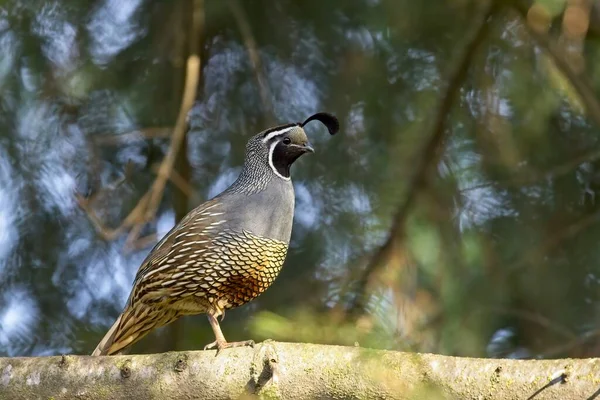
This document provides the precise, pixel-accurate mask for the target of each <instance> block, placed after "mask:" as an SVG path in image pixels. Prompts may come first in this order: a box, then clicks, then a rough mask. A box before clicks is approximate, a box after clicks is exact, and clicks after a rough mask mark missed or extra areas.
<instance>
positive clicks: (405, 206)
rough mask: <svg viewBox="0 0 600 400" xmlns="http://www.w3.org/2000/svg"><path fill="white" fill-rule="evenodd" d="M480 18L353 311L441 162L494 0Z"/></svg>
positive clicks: (460, 50) (353, 312) (455, 66)
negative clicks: (451, 116) (451, 119)
mask: <svg viewBox="0 0 600 400" xmlns="http://www.w3.org/2000/svg"><path fill="white" fill-rule="evenodd" d="M481 3H482V4H481V5H480V10H479V13H478V16H477V18H475V19H474V20H473V22H472V25H471V29H470V30H469V32H468V33H467V34H466V37H465V39H464V41H463V44H462V46H459V47H458V51H457V56H456V58H455V61H454V62H453V64H452V68H451V70H450V73H449V74H448V76H449V78H448V85H447V86H446V88H445V90H444V92H443V94H442V96H441V98H440V102H439V105H438V107H437V112H436V114H435V117H434V121H433V125H432V128H431V132H430V134H429V139H428V140H426V142H425V146H424V148H423V151H422V152H421V153H420V154H419V156H418V157H417V159H416V160H415V173H414V175H413V176H412V179H411V181H410V182H409V184H408V188H407V194H406V197H405V199H404V201H403V202H402V203H401V204H400V206H399V207H398V211H397V212H396V216H395V217H394V220H393V222H392V228H391V229H390V233H389V235H388V239H387V240H386V242H385V243H384V244H383V246H381V247H380V249H379V250H378V251H377V253H376V254H375V255H374V256H373V258H372V259H371V261H370V262H369V264H368V265H367V267H366V268H365V271H364V273H363V275H362V277H361V279H360V280H359V282H358V288H357V291H356V296H355V297H354V300H353V302H352V304H351V305H350V312H349V315H356V314H358V313H361V312H362V311H363V310H364V308H365V307H366V302H367V300H368V287H369V286H370V282H371V281H372V280H373V278H374V276H376V275H377V273H378V272H379V271H380V270H381V269H382V268H383V267H385V266H386V265H387V264H388V262H389V260H390V259H392V258H393V256H394V254H398V253H400V254H401V253H402V251H398V248H400V247H401V242H402V239H403V230H404V224H405V222H406V219H407V218H408V214H409V212H410V210H411V208H412V205H413V204H414V202H415V199H416V197H417V195H418V193H419V192H420V191H421V189H423V187H424V186H425V184H426V181H427V178H428V176H429V174H430V171H431V169H432V168H433V167H434V166H435V165H437V163H438V161H439V156H440V153H441V147H442V146H441V145H442V142H443V139H444V136H445V123H446V118H447V117H448V114H449V112H450V110H451V108H452V104H453V102H454V98H455V96H456V94H457V92H458V91H459V89H460V86H461V84H462V82H463V80H464V78H465V76H466V74H467V71H468V69H469V64H470V63H471V59H472V58H473V56H474V54H475V50H476V49H477V47H478V46H479V44H480V43H481V42H482V40H483V38H484V36H485V32H486V30H487V23H488V19H489V17H490V16H491V15H492V14H493V9H494V2H492V1H484V2H481Z"/></svg>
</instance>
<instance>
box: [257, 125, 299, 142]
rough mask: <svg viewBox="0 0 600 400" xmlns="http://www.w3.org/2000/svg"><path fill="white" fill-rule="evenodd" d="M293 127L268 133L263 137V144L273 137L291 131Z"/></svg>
mask: <svg viewBox="0 0 600 400" xmlns="http://www.w3.org/2000/svg"><path fill="white" fill-rule="evenodd" d="M295 127H296V126H290V127H287V128H283V129H280V130H278V131H273V132H269V134H268V135H267V136H265V138H264V139H263V142H264V143H266V142H268V141H269V140H271V139H273V138H274V137H275V136H279V135H283V134H284V133H286V132H289V131H291V130H292V129H294V128H295Z"/></svg>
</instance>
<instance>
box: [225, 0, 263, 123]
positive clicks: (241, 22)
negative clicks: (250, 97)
mask: <svg viewBox="0 0 600 400" xmlns="http://www.w3.org/2000/svg"><path fill="white" fill-rule="evenodd" d="M227 4H228V6H229V9H230V10H231V13H232V14H233V17H234V18H235V22H236V23H237V25H238V27H239V29H240V33H241V34H242V38H243V40H244V45H245V46H246V50H248V57H249V59H250V64H251V65H252V69H253V70H254V76H255V77H256V84H257V85H258V92H259V95H260V100H261V102H262V104H263V108H264V111H265V112H266V113H267V115H271V114H272V111H273V107H272V104H271V95H270V90H269V85H268V84H267V79H266V77H265V74H264V70H263V66H262V61H261V59H260V54H259V52H258V46H257V44H256V40H255V39H254V35H253V34H252V28H251V27H250V24H249V23H248V18H246V14H245V12H244V9H243V7H242V6H241V5H240V3H239V2H238V1H237V0H229V1H228V2H227ZM269 118H271V117H269Z"/></svg>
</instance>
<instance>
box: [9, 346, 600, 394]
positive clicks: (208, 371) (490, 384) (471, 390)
mask: <svg viewBox="0 0 600 400" xmlns="http://www.w3.org/2000/svg"><path fill="white" fill-rule="evenodd" d="M215 354H216V353H215V351H192V352H170V353H162V354H149V355H127V356H112V357H90V356H62V357H61V356H57V357H30V358H0V399H3V400H12V399H28V400H29V399H56V400H58V399H74V398H76V399H94V400H99V399H133V400H135V399H144V400H146V399H181V398H185V399H236V398H253V397H254V396H258V397H259V398H269V399H273V398H275V399H277V398H281V399H291V400H293V399H329V398H333V399H430V398H436V399H438V398H448V399H503V400H504V399H526V398H530V397H531V396H534V398H535V399H536V400H542V399H565V400H569V399H585V398H594V396H595V395H597V394H598V393H600V359H581V360H572V359H568V360H496V359H476V358H460V357H447V356H440V355H434V354H411V353H400V352H393V351H379V350H371V349H363V348H359V347H342V346H323V345H313V344H294V343H278V342H270V341H268V342H265V343H261V344H259V345H257V346H256V347H255V348H254V349H252V348H234V349H227V350H224V351H223V352H221V354H219V355H218V356H216V355H215Z"/></svg>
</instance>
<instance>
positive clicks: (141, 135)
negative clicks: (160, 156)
mask: <svg viewBox="0 0 600 400" xmlns="http://www.w3.org/2000/svg"><path fill="white" fill-rule="evenodd" d="M171 132H173V128H172V127H155V128H143V129H136V130H134V131H131V132H126V133H121V134H118V135H109V134H103V135H97V136H93V137H92V141H93V142H94V143H97V144H103V145H118V144H122V143H127V142H134V141H139V140H140V139H162V138H165V139H166V138H168V137H169V136H170V135H171Z"/></svg>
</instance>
